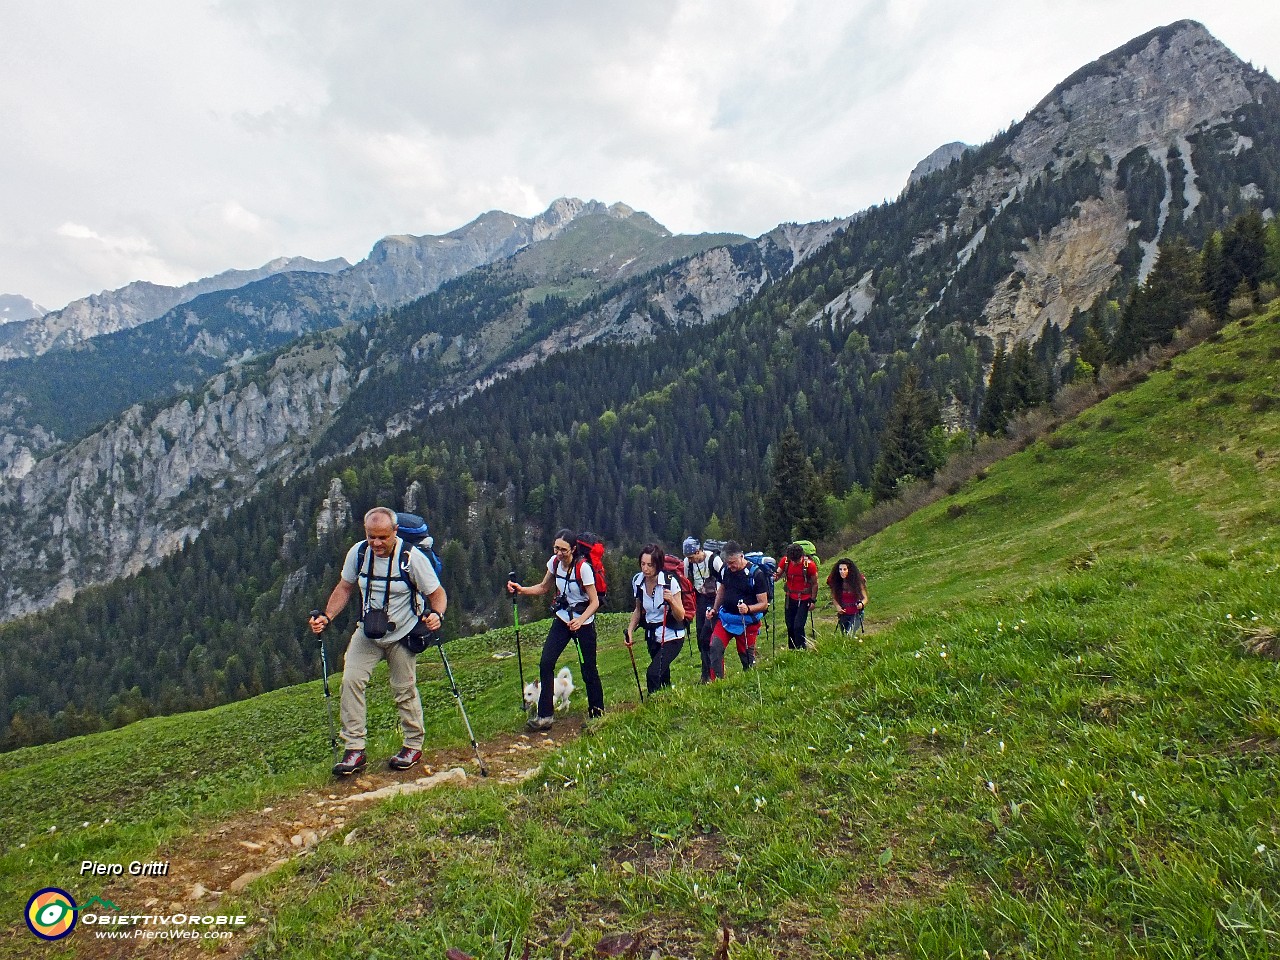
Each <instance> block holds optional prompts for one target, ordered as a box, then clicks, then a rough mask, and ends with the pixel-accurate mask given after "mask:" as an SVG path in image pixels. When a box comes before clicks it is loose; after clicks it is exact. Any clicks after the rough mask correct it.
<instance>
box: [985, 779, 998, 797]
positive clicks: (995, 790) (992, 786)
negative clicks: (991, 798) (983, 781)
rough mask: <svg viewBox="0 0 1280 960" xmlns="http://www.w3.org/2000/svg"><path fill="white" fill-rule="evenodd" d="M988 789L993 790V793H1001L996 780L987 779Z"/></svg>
mask: <svg viewBox="0 0 1280 960" xmlns="http://www.w3.org/2000/svg"><path fill="white" fill-rule="evenodd" d="M987 789H988V790H989V791H991V792H992V793H995V794H999V793H1000V788H999V787H997V786H996V784H995V781H994V780H988V781H987Z"/></svg>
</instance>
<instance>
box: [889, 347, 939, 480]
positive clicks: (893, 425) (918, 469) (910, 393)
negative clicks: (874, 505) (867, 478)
mask: <svg viewBox="0 0 1280 960" xmlns="http://www.w3.org/2000/svg"><path fill="white" fill-rule="evenodd" d="M941 425H942V413H941V410H940V408H939V404H938V399H937V397H936V396H934V394H933V392H932V391H931V390H926V389H925V388H923V387H921V386H920V371H919V370H918V369H917V368H916V367H915V366H914V365H913V366H909V367H907V370H906V373H905V374H904V375H903V378H902V383H901V384H900V385H899V386H898V389H897V390H896V391H895V392H894V395H893V404H892V405H891V406H890V408H889V413H888V416H887V417H886V418H885V425H884V429H883V430H882V431H881V433H880V456H879V458H878V459H877V460H876V465H875V470H874V471H873V475H872V480H871V492H872V495H873V496H874V497H875V499H876V500H877V501H881V500H888V499H891V498H892V497H894V496H895V495H896V494H897V491H898V482H899V481H900V480H909V479H916V480H928V479H929V478H930V477H932V476H933V475H934V473H936V472H937V469H938V467H939V466H940V465H941V461H940V460H939V459H938V456H937V453H936V452H935V450H934V444H933V443H932V442H931V436H930V434H931V432H932V431H933V429H934V428H935V427H940V426H941Z"/></svg>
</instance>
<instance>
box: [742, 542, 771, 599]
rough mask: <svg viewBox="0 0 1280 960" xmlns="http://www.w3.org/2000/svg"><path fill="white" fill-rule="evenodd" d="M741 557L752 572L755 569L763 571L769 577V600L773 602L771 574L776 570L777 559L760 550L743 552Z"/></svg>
mask: <svg viewBox="0 0 1280 960" xmlns="http://www.w3.org/2000/svg"><path fill="white" fill-rule="evenodd" d="M743 557H744V559H745V560H746V561H747V566H748V567H750V568H751V572H752V573H753V574H754V573H755V572H756V571H757V570H763V571H764V573H765V576H766V577H767V578H768V579H769V602H770V603H773V588H774V583H773V575H774V574H775V573H777V572H778V561H777V560H775V559H774V558H773V557H769V556H765V554H764V553H763V552H761V551H760V550H752V551H751V552H750V553H745V554H743Z"/></svg>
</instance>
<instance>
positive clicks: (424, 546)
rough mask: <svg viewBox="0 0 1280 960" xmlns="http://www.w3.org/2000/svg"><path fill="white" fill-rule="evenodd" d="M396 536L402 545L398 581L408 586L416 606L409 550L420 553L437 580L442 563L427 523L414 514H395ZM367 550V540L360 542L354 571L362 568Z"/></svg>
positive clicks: (416, 594) (415, 592) (442, 566)
mask: <svg viewBox="0 0 1280 960" xmlns="http://www.w3.org/2000/svg"><path fill="white" fill-rule="evenodd" d="M396 536H398V537H399V538H400V539H401V540H402V541H403V543H404V545H403V546H402V547H401V549H400V579H401V580H403V581H404V582H405V583H407V584H408V585H409V589H410V590H412V591H413V594H414V606H415V607H416V606H417V597H418V596H419V593H418V587H417V584H415V583H414V582H413V578H412V577H411V576H409V552H410V551H411V550H418V551H420V552H421V553H422V554H423V556H425V557H426V558H427V560H428V561H429V562H430V563H431V569H433V570H434V571H435V572H436V577H437V578H439V577H440V575H441V574H442V573H444V561H443V560H441V559H440V558H439V557H438V556H437V555H436V552H435V549H434V547H435V540H434V538H433V537H432V536H431V532H430V530H429V529H428V528H427V521H425V520H423V519H422V518H421V517H420V516H418V515H417V514H416V513H397V514H396ZM368 549H369V542H368V541H367V540H362V541H360V548H359V549H358V550H357V551H356V569H357V570H359V569H361V568H362V567H363V566H364V558H365V554H366V553H367V551H368Z"/></svg>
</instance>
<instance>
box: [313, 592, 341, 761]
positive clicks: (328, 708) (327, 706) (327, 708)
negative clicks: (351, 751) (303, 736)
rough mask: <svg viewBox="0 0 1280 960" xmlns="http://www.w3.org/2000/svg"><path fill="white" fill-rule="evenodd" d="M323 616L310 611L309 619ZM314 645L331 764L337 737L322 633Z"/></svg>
mask: <svg viewBox="0 0 1280 960" xmlns="http://www.w3.org/2000/svg"><path fill="white" fill-rule="evenodd" d="M320 616H323V614H322V613H321V612H320V611H319V610H312V611H311V619H313V620H314V619H315V618H316V617H320ZM316 643H318V644H320V673H321V675H322V676H323V677H324V712H325V714H326V715H327V716H328V718H329V751H330V752H331V753H332V754H333V762H334V763H335V764H336V763H337V762H338V735H337V734H336V733H334V730H333V694H332V692H330V690H329V657H328V655H327V654H326V653H325V650H324V631H321V632H320V633H318V634H316Z"/></svg>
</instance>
